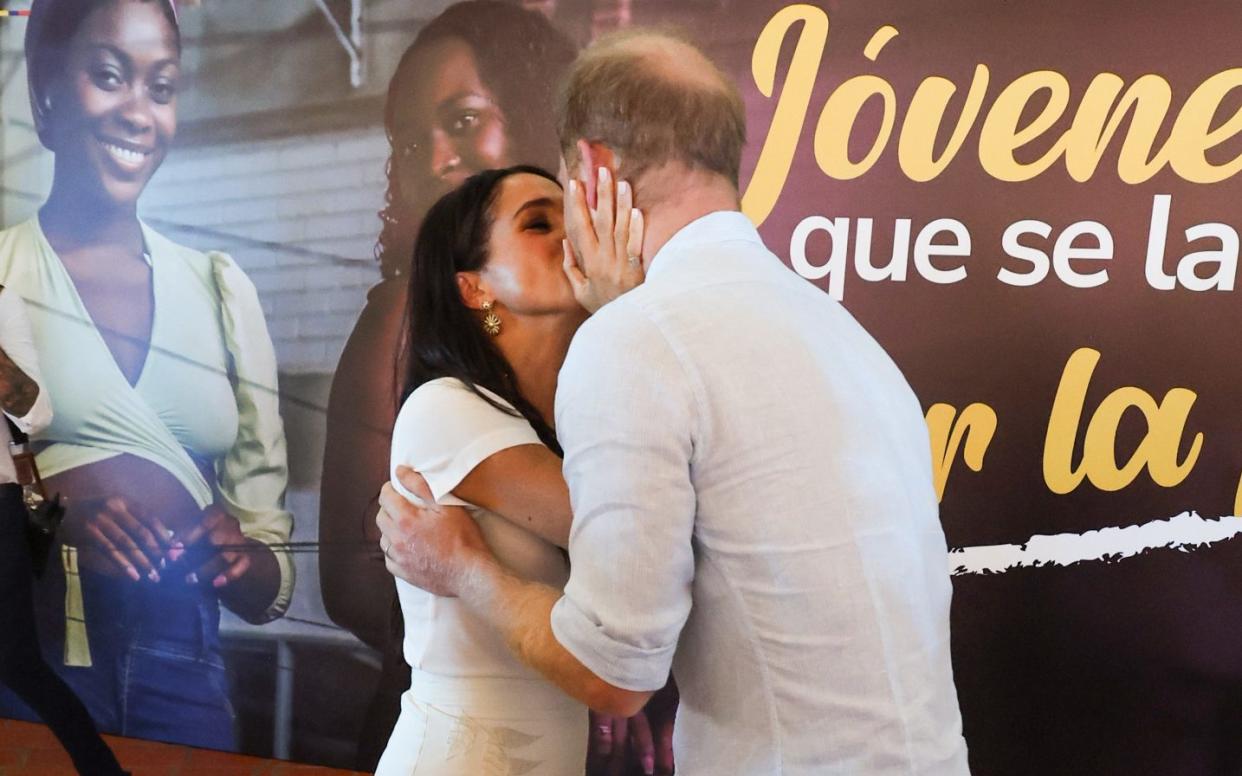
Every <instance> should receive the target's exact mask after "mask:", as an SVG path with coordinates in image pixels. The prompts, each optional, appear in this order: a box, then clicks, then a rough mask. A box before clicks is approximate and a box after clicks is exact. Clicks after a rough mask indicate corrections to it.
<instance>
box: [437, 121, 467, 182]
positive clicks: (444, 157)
mask: <svg viewBox="0 0 1242 776" xmlns="http://www.w3.org/2000/svg"><path fill="white" fill-rule="evenodd" d="M458 167H461V155H460V154H458V153H457V145H456V144H455V143H454V142H453V141H452V140H450V139H449V138H448V136H447V135H446V134H445V133H444V132H441V131H439V130H436V131H433V132H432V133H431V174H432V175H434V176H435V177H437V178H443V177H444V176H445V175H448V174H449V173H451V172H453V171H454V170H456V169H457V168H458Z"/></svg>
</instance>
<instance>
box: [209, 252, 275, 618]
mask: <svg viewBox="0 0 1242 776" xmlns="http://www.w3.org/2000/svg"><path fill="white" fill-rule="evenodd" d="M208 255H209V256H210V258H211V260H212V270H213V273H214V275H215V281H216V286H217V288H218V290H219V293H220V308H221V320H222V322H223V331H224V338H225V342H226V345H227V346H228V350H229V354H230V357H231V361H232V374H231V378H232V379H233V391H234V394H235V395H236V397H237V411H238V430H237V440H236V441H235V442H234V444H233V447H232V449H231V450H229V452H228V453H227V454H226V455H225V456H224V457H223V458H222V459H221V460H220V461H219V462H218V463H217V465H216V477H217V485H218V488H219V494H220V498H221V500H222V502H223V504H224V507H225V509H226V510H227V511H228V512H229V514H231V515H233V516H234V517H236V518H237V521H238V522H239V523H240V524H241V530H242V533H243V534H245V535H246V536H247V537H248V538H250V539H254V540H255V541H258V542H262V543H263V544H266V545H268V546H269V547H271V548H272V551H273V553H274V554H275V556H276V562H277V564H278V565H279V566H280V588H279V592H278V593H277V594H276V598H275V599H274V600H273V601H272V603H271V604H270V605H269V606H268V608H267V611H266V612H265V613H264V615H263V617H262V618H261V619H262V621H268V620H273V619H276V618H277V617H280V616H282V615H283V614H284V613H285V611H286V610H287V609H288V608H289V602H290V600H291V599H292V598H293V586H294V581H295V573H294V565H293V557H292V556H291V555H290V553H289V550H288V549H287V547H286V545H287V544H288V542H289V538H290V536H291V535H292V533H293V515H292V514H291V513H290V512H289V511H288V510H286V509H285V508H284V498H285V489H286V487H287V486H288V482H289V464H288V454H287V452H286V446H285V429H284V423H283V421H282V420H281V418H280V395H279V392H278V389H277V379H276V354H275V351H274V349H273V347H272V339H271V336H270V335H269V334H268V331H267V323H266V322H265V321H264V318H263V309H262V308H261V307H260V305H259V297H258V294H257V293H256V292H255V288H254V284H253V283H251V282H250V280H249V279H248V278H247V277H246V276H245V275H244V274H243V273H242V271H241V269H240V268H238V267H237V265H236V264H234V263H233V260H232V259H230V258H229V257H228V256H226V255H224V254H222V253H212V254H208Z"/></svg>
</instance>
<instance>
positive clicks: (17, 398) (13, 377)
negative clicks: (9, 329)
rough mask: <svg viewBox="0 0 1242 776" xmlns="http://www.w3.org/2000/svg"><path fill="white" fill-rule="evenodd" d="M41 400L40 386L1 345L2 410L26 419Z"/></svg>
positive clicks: (0, 380) (0, 387) (0, 382)
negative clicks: (39, 399) (37, 401)
mask: <svg viewBox="0 0 1242 776" xmlns="http://www.w3.org/2000/svg"><path fill="white" fill-rule="evenodd" d="M38 398H39V384H38V383H36V382H35V381H34V378H32V377H31V376H30V375H28V374H26V373H25V372H24V371H23V370H22V368H21V367H20V366H18V365H17V364H16V363H15V362H14V361H13V359H12V358H10V357H9V354H8V352H7V351H5V349H4V347H3V345H2V344H0V408H3V410H4V411H5V412H6V413H8V414H9V415H12V416H14V417H18V418H20V417H24V416H25V415H26V414H27V413H29V412H30V410H31V409H33V408H34V404H35V400H36V399H38Z"/></svg>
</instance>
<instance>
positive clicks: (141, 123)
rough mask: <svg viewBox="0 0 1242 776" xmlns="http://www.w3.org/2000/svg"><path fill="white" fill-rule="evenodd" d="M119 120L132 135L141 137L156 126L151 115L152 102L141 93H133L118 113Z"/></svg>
mask: <svg viewBox="0 0 1242 776" xmlns="http://www.w3.org/2000/svg"><path fill="white" fill-rule="evenodd" d="M117 118H118V119H119V120H120V122H121V124H122V125H123V126H124V127H125V130H126V131H127V132H129V133H130V134H134V135H141V134H144V133H146V132H148V131H149V130H150V129H151V128H152V127H153V126H155V117H154V116H153V115H152V113H151V101H150V100H149V99H148V98H147V97H146V95H144V94H142V93H141V92H139V91H135V92H133V93H131V95H130V97H129V99H128V100H126V101H125V103H124V104H123V105H122V106H121V109H120V110H119V111H118V112H117Z"/></svg>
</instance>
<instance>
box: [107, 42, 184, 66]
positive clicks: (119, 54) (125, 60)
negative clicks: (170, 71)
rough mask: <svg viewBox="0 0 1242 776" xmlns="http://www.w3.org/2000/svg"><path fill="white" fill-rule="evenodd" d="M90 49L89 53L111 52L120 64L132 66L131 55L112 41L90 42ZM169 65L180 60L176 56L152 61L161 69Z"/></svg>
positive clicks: (179, 63)
mask: <svg viewBox="0 0 1242 776" xmlns="http://www.w3.org/2000/svg"><path fill="white" fill-rule="evenodd" d="M90 51H91V53H95V52H97V51H102V52H104V53H105V54H111V55H112V56H114V57H116V58H117V59H119V60H121V62H122V64H124V65H125V66H126V67H132V66H133V64H134V58H133V57H131V56H130V55H129V54H127V53H126V52H125V51H124V50H123V49H121V48H118V47H117V46H116V45H114V44H112V43H104V42H95V43H91V44H90ZM169 65H175V66H177V67H180V66H181V62H180V61H179V60H178V59H177V58H176V57H164V58H163V59H161V60H159V61H158V62H156V63H154V65H153V67H155V68H157V69H163V68H165V67H168V66H169Z"/></svg>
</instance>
